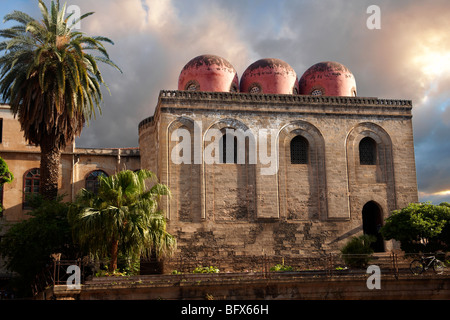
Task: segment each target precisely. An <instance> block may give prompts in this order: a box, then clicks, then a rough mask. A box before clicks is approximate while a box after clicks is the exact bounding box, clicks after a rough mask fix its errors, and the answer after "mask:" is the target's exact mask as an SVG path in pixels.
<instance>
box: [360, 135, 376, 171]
mask: <svg viewBox="0 0 450 320" xmlns="http://www.w3.org/2000/svg"><path fill="white" fill-rule="evenodd" d="M359 163H360V164H362V165H375V164H377V143H376V142H375V140H373V139H372V138H369V137H366V138H364V139H362V140H361V142H360V143H359Z"/></svg>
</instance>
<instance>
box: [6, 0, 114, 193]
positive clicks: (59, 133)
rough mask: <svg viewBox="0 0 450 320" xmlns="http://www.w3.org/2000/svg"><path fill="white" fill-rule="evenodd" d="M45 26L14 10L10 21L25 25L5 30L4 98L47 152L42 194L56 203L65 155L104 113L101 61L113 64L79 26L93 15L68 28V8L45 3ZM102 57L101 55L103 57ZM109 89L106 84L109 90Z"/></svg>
mask: <svg viewBox="0 0 450 320" xmlns="http://www.w3.org/2000/svg"><path fill="white" fill-rule="evenodd" d="M39 8H40V11H41V13H42V21H38V20H36V19H34V18H32V17H30V16H29V15H28V14H26V13H24V12H20V11H14V12H12V13H10V14H8V15H6V16H5V18H4V21H5V22H7V21H15V22H18V23H19V24H18V25H17V26H14V27H11V28H9V29H4V30H0V37H3V38H5V39H6V40H5V41H3V42H0V51H2V52H3V53H4V54H3V56H2V57H1V58H0V95H1V96H2V99H3V102H4V103H7V104H9V105H10V106H11V111H12V113H13V114H14V116H16V117H17V118H18V120H19V122H20V124H21V127H22V130H23V132H24V136H25V139H26V140H27V141H28V142H29V143H31V144H35V145H39V146H40V147H41V165H40V174H41V194H42V195H43V196H44V197H45V198H47V199H55V198H56V196H57V192H58V175H59V164H60V158H61V150H62V149H64V148H65V147H66V146H67V145H70V144H71V143H72V142H73V140H74V138H75V137H76V136H79V135H80V134H81V131H82V129H83V126H84V125H85V124H88V123H89V120H90V119H91V118H92V116H95V111H96V109H98V110H99V112H101V109H100V103H101V101H102V93H101V91H100V86H101V85H102V84H103V85H105V83H104V80H103V78H102V74H101V73H100V71H99V69H98V65H97V62H103V63H107V64H109V65H111V66H113V67H114V68H116V69H118V70H119V71H120V69H119V67H118V66H117V65H116V64H115V63H113V62H112V61H111V60H110V58H109V56H108V53H107V51H106V49H105V47H104V45H103V43H102V42H107V43H110V44H113V42H112V41H111V40H110V39H108V38H105V37H88V36H86V35H84V33H82V32H80V31H76V30H74V26H75V25H76V24H77V23H78V22H79V21H80V20H82V19H84V18H86V17H88V16H89V15H91V14H92V13H93V12H90V13H87V14H84V15H82V16H81V17H80V18H79V19H75V20H73V23H72V24H70V25H68V21H69V19H70V18H71V16H72V14H70V15H68V16H67V17H65V16H66V5H64V6H63V7H62V8H60V5H59V0H58V1H56V3H55V2H54V1H52V2H51V9H50V10H48V9H47V7H46V6H45V4H44V2H43V1H42V0H39ZM98 54H99V55H98ZM105 86H106V85H105Z"/></svg>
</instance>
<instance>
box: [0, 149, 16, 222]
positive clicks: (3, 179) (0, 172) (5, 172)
mask: <svg viewBox="0 0 450 320" xmlns="http://www.w3.org/2000/svg"><path fill="white" fill-rule="evenodd" d="M13 179H14V175H13V174H12V172H11V171H9V168H8V165H7V164H6V162H5V160H3V159H2V158H1V157H0V189H1V188H3V185H4V184H5V183H10V182H12V181H13ZM2 212H3V206H2V205H1V203H0V214H1V213H2Z"/></svg>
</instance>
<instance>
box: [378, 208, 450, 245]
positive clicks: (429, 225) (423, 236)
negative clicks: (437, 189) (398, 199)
mask: <svg viewBox="0 0 450 320" xmlns="http://www.w3.org/2000/svg"><path fill="white" fill-rule="evenodd" d="M449 222H450V207H449V206H447V205H446V204H440V205H432V204H431V203H411V204H410V205H409V206H408V207H406V208H403V209H401V210H396V211H393V213H392V215H391V216H390V217H388V218H387V219H386V222H385V225H384V226H383V227H382V228H381V230H380V232H381V234H382V235H383V237H384V238H385V239H386V240H390V239H395V240H398V241H400V242H401V245H402V249H403V250H405V251H408V252H418V251H436V250H448V248H449V246H450V241H449V240H450V239H448V240H445V239H442V235H443V234H444V233H445V232H444V231H445V230H447V229H449Z"/></svg>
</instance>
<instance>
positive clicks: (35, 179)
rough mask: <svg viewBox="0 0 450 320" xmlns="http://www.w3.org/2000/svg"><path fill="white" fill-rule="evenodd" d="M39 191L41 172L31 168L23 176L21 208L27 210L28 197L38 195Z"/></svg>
mask: <svg viewBox="0 0 450 320" xmlns="http://www.w3.org/2000/svg"><path fill="white" fill-rule="evenodd" d="M40 191H41V170H40V169H39V168H33V169H30V170H28V171H27V172H25V174H24V175H23V208H24V209H29V205H28V203H27V199H28V197H30V196H32V195H35V194H39V192H40Z"/></svg>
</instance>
